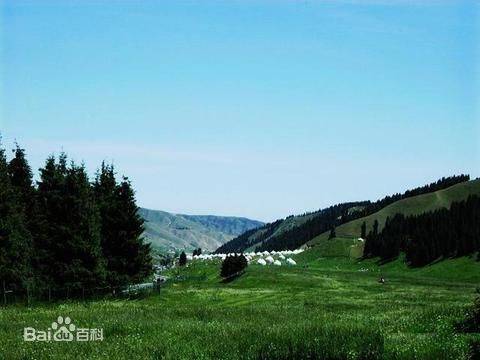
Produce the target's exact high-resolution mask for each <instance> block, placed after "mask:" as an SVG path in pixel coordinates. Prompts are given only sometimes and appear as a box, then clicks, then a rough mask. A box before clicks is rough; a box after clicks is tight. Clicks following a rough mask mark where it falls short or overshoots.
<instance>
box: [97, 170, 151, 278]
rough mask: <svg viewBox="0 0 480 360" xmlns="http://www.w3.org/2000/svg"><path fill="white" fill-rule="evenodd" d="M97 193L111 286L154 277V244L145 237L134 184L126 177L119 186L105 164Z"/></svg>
mask: <svg viewBox="0 0 480 360" xmlns="http://www.w3.org/2000/svg"><path fill="white" fill-rule="evenodd" d="M94 190H95V196H96V199H97V204H98V208H99V212H100V219H101V238H102V253H103V256H104V258H105V259H106V270H107V282H108V284H109V285H111V286H121V285H125V284H128V283H135V282H138V281H141V280H143V279H144V278H145V277H146V276H148V275H149V274H151V271H152V258H151V256H150V244H145V243H144V241H143V238H142V233H143V231H144V228H143V223H144V220H143V219H142V218H141V217H140V216H139V215H138V207H137V205H136V202H135V194H134V191H133V189H132V187H131V184H130V182H129V181H128V179H127V178H123V181H122V182H121V183H120V184H117V182H116V179H115V171H114V168H113V165H105V163H102V167H101V169H100V171H99V172H98V173H97V177H96V180H95V183H94Z"/></svg>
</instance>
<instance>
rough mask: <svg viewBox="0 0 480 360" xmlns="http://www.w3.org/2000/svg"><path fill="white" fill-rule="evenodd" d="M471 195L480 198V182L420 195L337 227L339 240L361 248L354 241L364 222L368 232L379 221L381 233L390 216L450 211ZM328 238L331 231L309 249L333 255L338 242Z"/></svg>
mask: <svg viewBox="0 0 480 360" xmlns="http://www.w3.org/2000/svg"><path fill="white" fill-rule="evenodd" d="M469 195H480V179H476V180H471V181H467V182H463V183H460V184H456V185H453V186H451V187H448V188H446V189H443V190H438V191H435V192H432V193H428V194H423V195H417V196H414V197H410V198H407V199H402V200H399V201H397V202H394V203H393V204H390V205H388V206H386V207H385V208H383V209H381V210H380V211H378V212H376V213H374V214H371V215H369V216H366V217H363V218H360V219H356V220H353V221H350V222H347V223H345V224H343V225H340V226H338V227H337V228H336V235H337V239H338V240H339V241H341V243H342V244H349V246H350V245H355V247H359V246H360V245H361V244H359V243H358V242H355V241H354V240H353V239H357V238H358V237H359V236H360V234H361V226H362V223H363V222H364V221H365V223H366V225H367V233H368V232H369V231H370V230H371V229H372V226H373V222H374V221H375V220H378V222H379V230H382V228H383V227H384V225H385V221H386V219H387V217H393V216H394V215H395V214H399V213H400V214H404V215H418V214H421V213H424V212H428V211H432V210H436V209H439V208H444V207H445V208H449V207H450V204H451V203H452V202H454V201H462V200H465V199H467V198H468V196H469ZM328 236H329V232H324V233H322V234H321V235H319V236H317V237H315V238H313V239H312V240H310V241H309V242H308V243H307V244H306V246H315V247H314V248H316V249H315V251H316V252H317V253H319V255H321V256H329V254H330V253H331V246H330V245H328V244H329V243H334V242H335V241H336V240H337V239H334V240H328ZM348 239H350V240H348ZM352 241H353V242H352ZM335 248H338V249H340V248H342V249H343V250H342V251H343V255H345V256H346V255H347V254H348V253H349V252H350V248H349V247H341V246H336V245H335ZM322 249H323V251H322ZM362 252H363V251H358V250H357V251H356V252H355V254H357V255H361V254H362ZM336 255H338V256H340V252H338V253H336Z"/></svg>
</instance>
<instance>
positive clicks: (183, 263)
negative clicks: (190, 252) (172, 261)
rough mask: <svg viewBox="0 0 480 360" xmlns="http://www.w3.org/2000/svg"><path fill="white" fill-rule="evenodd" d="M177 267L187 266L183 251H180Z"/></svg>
mask: <svg viewBox="0 0 480 360" xmlns="http://www.w3.org/2000/svg"><path fill="white" fill-rule="evenodd" d="M178 265H180V266H185V265H187V255H186V254H185V251H182V253H181V254H180V259H179V260H178Z"/></svg>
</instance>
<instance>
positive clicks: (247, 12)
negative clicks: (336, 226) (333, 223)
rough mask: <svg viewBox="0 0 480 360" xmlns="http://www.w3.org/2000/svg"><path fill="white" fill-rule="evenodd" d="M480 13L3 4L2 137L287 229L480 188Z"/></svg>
mask: <svg viewBox="0 0 480 360" xmlns="http://www.w3.org/2000/svg"><path fill="white" fill-rule="evenodd" d="M478 4H479V3H478V2H476V1H465V2H460V1H459V2H455V1H440V0H437V1H415V0H410V1H409V0H392V1H387V0H385V1H382V0H376V1H375V0H366V1H355V0H350V1H341V0H340V1H327V0H325V1H313V0H311V1H293V0H276V1H274V0H242V1H208V0H202V1H130V2H128V1H67V0H65V1H21V0H15V1H13V0H12V1H5V0H4V1H1V2H0V11H1V17H0V21H1V22H0V29H1V33H0V41H1V42H0V44H1V58H0V60H1V61H0V71H1V72H0V76H1V78H0V85H1V92H0V106H1V117H0V131H1V133H2V136H3V143H4V145H5V146H7V147H11V146H12V144H13V141H14V139H17V140H18V142H19V143H20V144H21V145H22V146H24V147H25V148H26V149H27V153H28V157H29V159H30V162H31V165H32V167H33V168H34V169H37V168H38V167H40V166H41V165H42V163H43V161H44V159H45V158H46V156H47V155H48V154H50V153H58V152H59V151H60V150H62V149H63V150H65V151H66V152H67V153H68V154H69V155H70V156H71V157H72V158H73V159H75V160H76V161H78V162H80V161H82V160H83V161H85V162H86V164H87V166H88V168H89V171H90V172H91V173H93V172H94V170H95V168H96V167H98V165H99V164H100V162H101V160H102V159H106V160H107V161H113V162H114V164H115V165H116V167H117V169H118V171H119V173H122V174H126V175H128V176H129V177H130V178H131V179H132V181H133V183H134V186H135V188H136V191H137V198H138V202H139V205H141V206H145V207H149V208H155V209H163V210H167V211H172V212H183V213H193V214H219V215H239V216H248V217H252V218H256V219H260V220H274V219H276V218H279V217H284V216H287V215H289V214H292V213H302V212H304V211H311V210H315V209H318V208H321V207H325V206H329V205H331V204H334V203H338V202H342V201H349V200H363V199H376V198H379V197H383V196H384V195H386V194H390V193H394V192H397V191H402V190H405V189H407V188H411V187H413V186H417V185H422V184H424V183H426V182H430V181H434V180H436V179H437V178H439V177H441V176H445V175H449V174H453V173H460V172H465V173H470V174H471V175H473V176H474V177H477V176H479V175H480V171H479V170H480V166H479V165H480V144H479V142H480V140H479V139H480V126H479V112H478V110H479V109H478V104H479V94H480V91H479V58H478V54H479V50H480V49H479V45H478V44H480V36H479V35H480V33H479V30H480V27H479V18H478V16H479V10H480V5H478Z"/></svg>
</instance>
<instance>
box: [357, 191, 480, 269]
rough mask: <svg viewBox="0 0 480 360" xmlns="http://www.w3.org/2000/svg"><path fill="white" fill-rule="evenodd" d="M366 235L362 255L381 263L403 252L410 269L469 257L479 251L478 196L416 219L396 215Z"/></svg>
mask: <svg viewBox="0 0 480 360" xmlns="http://www.w3.org/2000/svg"><path fill="white" fill-rule="evenodd" d="M375 224H376V226H374V228H373V229H372V231H371V232H370V233H369V234H368V235H367V239H366V242H365V249H364V255H365V256H366V257H380V258H381V259H383V260H390V259H393V258H396V257H397V256H398V255H399V254H400V253H401V252H404V253H405V257H406V261H407V263H408V264H410V265H411V266H423V265H427V264H429V263H431V262H433V261H435V260H438V259H441V258H449V257H458V256H465V255H470V254H473V253H475V252H478V251H480V197H478V196H476V195H471V196H469V197H468V199H467V200H465V201H460V202H453V203H452V204H451V206H450V209H446V208H443V209H439V210H436V211H432V212H427V213H423V214H421V215H416V216H404V215H403V214H397V215H395V216H394V217H393V218H391V219H389V218H388V219H387V221H386V223H385V227H384V228H383V230H382V231H381V232H378V222H375Z"/></svg>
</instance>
